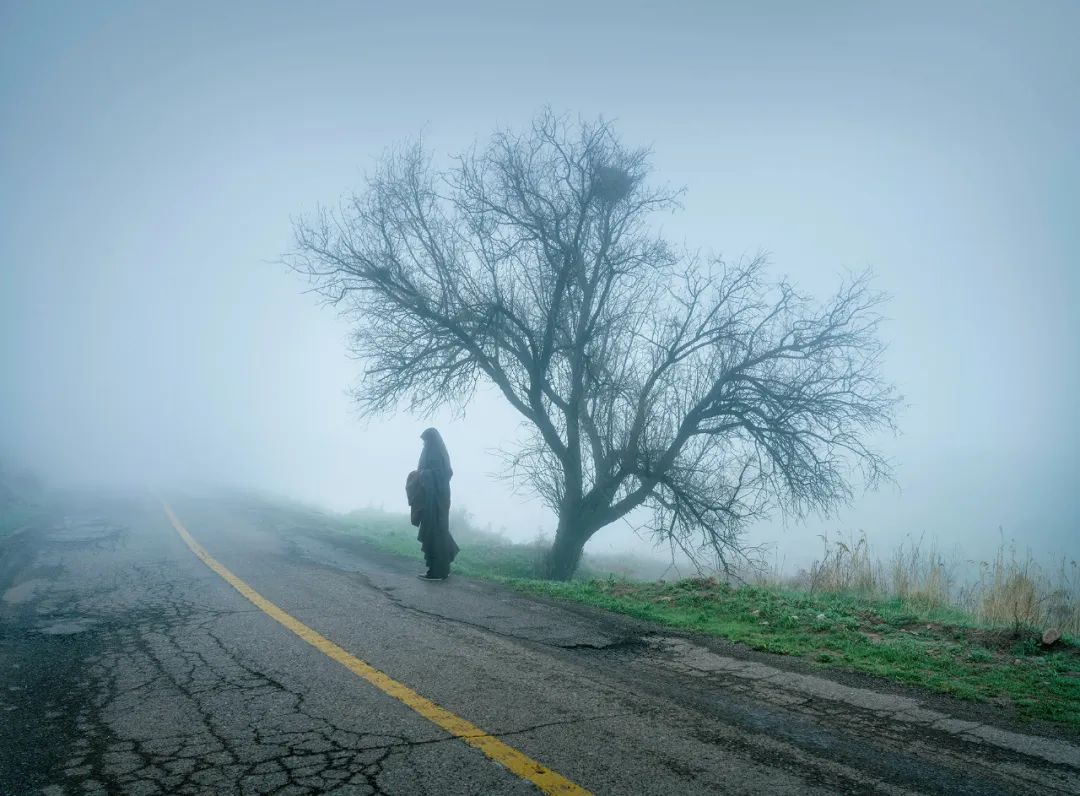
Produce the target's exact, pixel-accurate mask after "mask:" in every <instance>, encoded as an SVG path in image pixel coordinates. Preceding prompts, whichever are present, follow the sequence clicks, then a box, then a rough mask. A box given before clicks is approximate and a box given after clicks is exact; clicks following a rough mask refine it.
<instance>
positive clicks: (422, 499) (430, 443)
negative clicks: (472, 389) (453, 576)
mask: <svg viewBox="0 0 1080 796" xmlns="http://www.w3.org/2000/svg"><path fill="white" fill-rule="evenodd" d="M420 438H421V439H422V440H423V441H424V449H423V450H422V451H421V452H420V462H419V463H418V464H417V465H416V473H417V480H418V481H419V484H418V486H419V489H418V490H416V491H417V497H418V498H419V500H418V501H417V502H418V503H419V506H420V510H419V511H418V512H417V514H418V515H419V520H420V532H419V533H418V534H417V537H416V538H417V539H418V540H419V541H420V546H421V548H422V549H423V551H424V561H425V563H427V567H428V574H429V575H430V576H431V577H436V578H445V577H446V576H447V575H449V574H450V562H452V561H453V560H454V557H455V556H457V554H458V549H459V548H458V546H457V543H456V542H455V541H454V537H453V536H451V535H450V479H451V478H452V477H453V475H454V470H453V468H451V467H450V454H448V453H447V452H446V445H445V444H444V443H443V440H442V436H440V434H439V432H438V431H436V430H435V429H433V428H429V429H426V430H425V431H424V433H423V434H421V435H420Z"/></svg>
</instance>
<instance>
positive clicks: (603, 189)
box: [593, 166, 634, 202]
mask: <svg viewBox="0 0 1080 796" xmlns="http://www.w3.org/2000/svg"><path fill="white" fill-rule="evenodd" d="M633 187H634V178H633V177H632V176H630V174H629V172H627V171H626V170H625V169H621V168H619V167H618V166H598V167H597V168H596V170H595V171H594V172H593V191H594V192H595V193H596V195H597V196H598V197H600V198H601V199H603V200H604V201H607V202H617V201H619V200H620V199H622V198H623V197H624V196H626V195H627V194H628V193H630V190H631V189H632V188H633Z"/></svg>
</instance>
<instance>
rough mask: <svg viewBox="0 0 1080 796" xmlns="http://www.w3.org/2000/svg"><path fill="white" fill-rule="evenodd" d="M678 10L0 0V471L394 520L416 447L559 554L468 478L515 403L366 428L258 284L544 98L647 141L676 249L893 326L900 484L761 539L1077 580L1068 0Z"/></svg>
mask: <svg viewBox="0 0 1080 796" xmlns="http://www.w3.org/2000/svg"><path fill="white" fill-rule="evenodd" d="M671 5H674V4H671ZM668 6H669V4H659V3H633V2H627V1H626V0H621V1H620V2H611V3H602V4H601V3H580V4H579V3H561V2H560V3H552V2H549V3H537V4H530V5H524V4H520V5H519V4H512V3H510V4H508V3H494V2H492V3H451V4H447V3H411V4H384V3H378V4H377V3H347V4H346V3H341V4H339V3H326V2H324V3H318V4H303V5H301V4H295V3H266V2H260V3H250V4H246V3H235V2H234V3H228V4H210V3H190V2H187V3H139V4H136V3H131V4H128V3H106V2H95V3H73V2H72V3H31V2H6V3H4V4H3V5H2V6H0V108H2V110H3V118H4V124H3V126H2V128H0V186H2V187H0V364H2V367H0V458H8V459H10V458H12V457H14V458H15V459H17V460H20V461H22V462H25V463H27V464H30V465H32V466H35V467H38V468H40V469H41V470H42V471H43V472H44V473H46V474H47V475H48V476H49V477H51V478H54V479H57V480H59V481H76V480H84V481H85V480H87V479H93V480H95V481H99V482H103V481H109V482H123V481H130V482H136V481H138V482H144V481H152V482H154V483H157V484H169V483H172V482H179V481H198V482H203V483H228V484H240V485H247V486H256V487H260V488H264V489H268V490H276V491H278V492H281V493H283V494H287V495H292V496H296V497H300V498H304V499H310V500H315V501H319V502H321V503H323V504H326V505H329V506H331V507H334V508H349V507H356V506H365V505H384V506H385V507H386V508H388V509H395V510H397V509H403V507H404V506H403V499H404V491H403V481H404V475H405V473H406V472H407V471H408V470H409V469H411V468H412V467H413V466H414V465H415V460H416V457H417V455H418V453H419V448H420V444H419V438H418V437H419V432H420V431H421V430H422V429H423V428H424V427H426V426H427V425H431V424H437V425H439V426H440V428H442V429H443V433H444V436H445V438H446V441H447V444H448V447H449V449H450V452H451V455H452V456H453V459H454V467H455V471H456V477H455V482H454V486H455V500H456V501H457V502H458V503H459V504H463V505H466V506H467V507H468V508H469V509H470V510H471V511H473V512H474V513H475V514H476V515H477V516H478V517H479V518H480V520H481V521H482V522H491V523H493V524H494V525H495V526H496V527H499V526H505V528H506V530H507V532H508V533H510V534H512V535H514V536H516V537H519V538H531V537H532V536H534V535H535V534H536V533H537V532H538V530H541V529H542V530H546V531H549V532H550V531H551V529H552V528H553V523H552V520H551V518H550V517H549V515H548V514H547V513H546V511H545V510H544V509H543V508H542V507H541V506H540V505H539V504H538V503H536V502H527V501H525V499H524V498H522V497H519V496H515V495H512V494H510V492H509V490H508V488H507V487H506V485H505V484H503V483H502V482H500V481H498V480H496V479H495V478H493V477H492V475H491V473H492V471H493V470H496V469H497V468H498V466H499V461H498V460H497V459H496V458H494V457H492V456H490V455H488V454H487V453H486V451H487V450H488V449H490V448H492V447H495V446H498V445H500V444H507V443H509V442H511V441H512V440H513V439H514V436H515V434H516V433H517V432H516V419H515V417H514V415H513V413H512V412H511V411H510V410H509V409H507V408H506V407H504V406H503V405H502V404H501V403H500V402H499V401H498V400H497V399H496V398H495V397H494V396H492V395H490V394H489V395H481V396H479V397H478V399H477V401H476V402H475V403H474V404H473V405H471V406H469V407H468V408H467V409H466V410H465V415H464V417H463V418H462V419H453V418H451V417H449V416H448V415H447V416H441V417H435V418H427V417H424V418H413V417H410V416H407V415H404V414H402V415H399V416H394V417H387V418H385V419H382V420H378V421H374V422H371V423H367V424H364V423H361V422H360V421H358V420H357V418H356V417H355V416H354V414H353V413H352V410H351V408H350V406H349V402H348V399H347V397H346V394H345V391H346V389H347V388H348V387H349V386H350V384H351V383H352V382H353V380H354V378H355V376H356V374H357V364H356V363H355V362H352V361H350V360H349V359H348V358H347V357H346V355H345V336H346V334H347V331H348V327H347V324H346V323H345V322H343V321H342V320H340V319H337V318H335V317H334V316H333V314H332V313H331V312H330V311H329V310H327V309H325V308H321V307H319V306H317V304H316V302H315V300H314V298H313V297H312V296H311V295H304V294H303V293H302V291H303V290H304V285H303V283H302V282H300V281H299V280H298V279H297V278H296V276H295V275H294V274H291V273H290V272H288V271H287V270H286V269H285V268H283V267H282V266H280V265H278V264H276V263H275V262H274V261H276V260H277V259H278V258H279V257H280V255H281V254H282V253H284V252H285V251H286V250H288V249H289V247H290V245H291V226H290V218H291V217H294V216H296V215H299V214H301V213H303V212H305V211H310V210H312V209H314V208H315V207H316V206H317V205H318V204H319V203H330V204H333V203H336V202H337V201H338V199H339V198H340V197H341V196H342V195H344V194H346V193H348V192H349V191H351V190H353V189H358V188H360V186H361V180H362V175H363V173H364V171H365V170H370V168H371V167H372V165H373V164H374V160H375V158H377V157H378V155H379V154H380V153H381V152H382V151H383V150H384V149H385V148H386V147H388V146H390V145H393V144H396V143H399V142H400V141H402V140H404V139H406V138H409V137H412V136H415V135H417V134H421V133H422V134H423V137H424V140H425V142H426V143H427V144H428V145H429V146H431V147H433V148H435V149H436V150H438V151H440V152H442V153H447V152H454V151H456V150H460V149H462V148H464V147H466V146H468V145H469V144H471V143H472V142H473V141H474V140H476V139H478V138H479V139H480V140H483V139H484V138H486V136H487V135H488V134H489V133H490V132H491V131H492V130H493V129H494V128H495V127H496V126H500V125H509V126H520V125H523V124H526V123H527V122H528V121H529V120H530V118H531V117H532V115H533V114H534V113H535V112H536V111H537V110H538V109H539V108H540V107H541V106H543V105H544V104H550V105H551V106H552V107H553V108H554V109H555V110H556V111H560V112H569V113H571V114H575V115H577V114H580V115H582V116H583V117H586V118H595V117H596V116H598V115H601V114H602V115H603V116H604V117H605V118H609V119H615V120H616V121H617V124H618V129H619V131H620V132H621V134H622V136H623V137H624V140H625V141H626V142H627V143H630V144H634V145H636V144H646V145H649V144H651V145H652V146H654V148H655V153H656V154H655V165H656V174H655V175H654V176H655V179H657V180H660V181H665V182H671V183H673V184H676V185H686V186H687V187H688V189H689V192H688V194H687V196H686V199H685V206H686V209H685V211H684V212H682V213H679V214H676V215H673V216H664V217H662V218H659V219H657V222H658V223H659V224H661V225H662V226H663V229H664V230H665V232H666V233H667V234H668V235H669V237H671V238H673V239H674V240H676V241H679V242H683V241H685V242H686V243H688V244H690V245H692V246H694V247H697V246H702V247H705V248H707V249H712V250H715V251H720V252H723V253H724V254H726V255H727V256H729V257H738V256H739V255H740V254H743V253H749V254H753V253H756V252H757V251H759V250H761V249H767V250H768V251H769V252H771V262H772V263H773V269H774V273H776V274H777V275H781V274H786V275H788V276H789V277H790V278H792V279H793V280H795V281H796V282H797V283H798V284H799V285H800V286H802V287H803V288H805V289H807V290H809V291H811V292H814V293H816V294H817V295H820V296H824V295H825V294H826V293H827V292H828V291H829V290H830V289H831V288H833V287H835V285H836V283H837V281H838V279H839V276H840V275H841V273H842V270H843V269H844V268H853V269H861V268H863V267H865V266H872V267H873V268H874V270H875V272H876V274H877V281H876V285H877V287H879V288H881V289H884V290H886V291H888V292H889V293H891V294H892V295H893V296H894V299H893V302H892V303H891V304H890V306H889V308H888V310H887V313H888V315H889V316H890V318H891V320H890V322H889V323H888V325H887V326H886V327H885V335H886V336H887V339H888V340H889V343H890V350H889V353H888V356H887V358H886V374H887V375H888V376H889V377H890V378H891V379H893V380H894V381H895V382H896V383H897V384H898V385H899V388H900V390H901V392H902V393H903V394H904V395H905V398H906V400H907V403H908V407H907V409H906V410H905V411H904V412H903V414H902V415H901V418H900V426H901V429H902V431H903V434H902V435H901V436H900V437H898V438H895V439H894V438H892V437H887V438H883V439H882V440H881V441H880V445H881V447H882V449H883V450H884V451H885V452H886V453H888V454H889V455H890V456H891V457H892V458H893V459H894V460H895V462H896V464H897V480H898V484H899V488H898V489H894V488H890V487H886V488H885V489H883V490H882V491H881V492H879V493H876V494H872V495H869V496H866V497H865V498H861V499H859V500H858V501H857V502H856V504H855V505H854V506H852V507H850V508H848V509H845V510H843V511H841V512H839V513H838V515H837V516H836V517H835V518H831V519H818V518H813V519H811V520H809V521H808V522H806V523H805V524H801V525H791V526H788V527H785V526H784V525H783V524H782V523H781V522H780V521H779V518H778V519H777V521H776V522H772V523H768V524H765V525H763V526H761V527H758V528H756V529H755V530H754V534H753V538H754V539H757V540H775V541H778V542H779V543H780V545H781V548H782V550H784V551H785V554H786V555H788V557H789V558H790V559H792V560H798V559H799V558H800V556H805V555H807V554H808V551H810V550H813V549H816V540H815V538H814V535H815V534H816V533H819V532H821V531H822V530H832V531H836V530H841V531H850V530H855V529H859V528H864V529H866V531H867V532H868V533H870V535H871V538H872V539H873V540H875V541H878V542H881V543H882V544H883V545H884V546H886V547H887V546H888V544H889V543H890V542H891V541H892V540H896V539H899V538H900V537H902V536H903V535H904V534H906V533H912V534H915V535H918V534H921V533H926V534H927V535H930V536H936V537H937V538H938V539H939V540H942V541H943V542H944V543H946V544H953V543H958V544H960V545H963V547H964V548H965V549H966V550H968V551H970V552H971V553H972V554H978V552H979V550H980V548H984V547H986V546H987V545H988V544H992V543H993V542H995V541H996V534H997V533H998V530H997V529H998V527H999V526H1001V527H1003V528H1004V531H1005V534H1006V536H1007V537H1013V538H1016V539H1017V541H1018V542H1019V543H1020V544H1021V545H1022V546H1024V545H1030V546H1031V547H1032V548H1033V550H1034V551H1035V552H1036V553H1037V554H1044V553H1050V552H1054V553H1059V554H1067V555H1070V556H1073V557H1075V556H1077V555H1080V534H1078V529H1080V498H1078V497H1077V480H1078V479H1077V473H1080V454H1078V450H1080V446H1078V442H1080V434H1078V432H1077V430H1076V423H1075V420H1074V411H1075V409H1074V407H1075V404H1076V403H1077V394H1078V388H1080V377H1078V372H1080V368H1078V363H1080V323H1078V320H1077V318H1078V315H1077V310H1076V301H1077V299H1078V298H1080V277H1078V276H1077V265H1078V263H1077V252H1078V251H1080V203H1078V193H1080V189H1078V187H1077V186H1080V144H1078V141H1080V91H1078V90H1077V85H1080V54H1078V48H1077V47H1075V41H1074V40H1073V37H1074V36H1075V32H1076V31H1077V30H1080V4H1077V3H1075V2H1045V3H1033V4H1028V3H1023V4H1022V3H1001V4H995V3H984V2H972V3H948V4H938V3H926V4H922V3H890V4H884V3H882V4H878V3H863V2H858V3H856V2H851V3H815V4H806V3H798V2H792V3H753V4H750V3H745V4H740V5H735V4H722V3H713V2H702V3H683V4H678V7H677V8H672V7H668ZM624 539H625V531H623V530H621V529H608V530H605V531H603V532H602V533H601V534H600V535H599V536H598V537H597V539H596V540H595V541H594V547H597V548H601V549H607V548H609V547H611V546H619V545H622V544H623V543H624Z"/></svg>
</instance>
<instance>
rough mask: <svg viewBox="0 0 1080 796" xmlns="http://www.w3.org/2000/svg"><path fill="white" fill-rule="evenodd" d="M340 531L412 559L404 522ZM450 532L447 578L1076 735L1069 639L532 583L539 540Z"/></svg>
mask: <svg viewBox="0 0 1080 796" xmlns="http://www.w3.org/2000/svg"><path fill="white" fill-rule="evenodd" d="M455 527H460V526H455ZM341 530H342V531H345V532H348V533H356V534H359V535H361V536H363V537H364V538H366V539H368V540H369V541H370V542H372V543H373V544H375V545H376V546H377V547H379V548H381V549H383V550H385V551H387V552H390V553H394V554H397V555H402V556H407V557H410V558H414V559H417V560H419V559H420V550H419V545H418V544H417V542H416V532H415V529H413V528H412V527H411V526H410V525H409V524H408V522H407V520H405V519H404V518H399V517H397V516H394V515H387V514H383V513H381V512H360V513H356V514H352V515H349V517H348V518H346V520H345V521H344V523H343V524H342V526H341ZM455 535H459V537H460V538H459V542H460V543H461V547H462V551H461V553H460V555H459V556H458V559H457V560H456V561H455V562H454V571H455V572H458V573H460V574H462V575H469V576H473V577H480V578H488V579H493V580H499V581H502V582H505V583H507V584H509V585H511V586H512V587H514V588H516V589H519V590H521V591H524V592H527V593H530V594H537V595H542V596H544V597H549V598H556V599H561V600H569V601H573V602H578V603H584V604H587V605H592V606H596V607H599V608H603V609H606V610H609V611H614V612H617V613H621V614H627V615H629V616H633V617H637V618H639V619H645V620H648V621H650V622H655V623H657V624H660V625H665V626H668V627H673V628H678V629H680V630H684V631H690V632H695V633H703V634H706V635H711V636H719V637H721V638H725V639H729V640H731V641H735V642H739V643H741V644H745V645H746V646H748V647H750V648H751V649H755V650H761V651H764V652H771V653H776V654H779V655H790V656H793V657H797V658H801V659H803V660H806V661H809V662H811V663H812V664H813V665H816V666H820V667H823V668H835V669H843V670H847V671H855V672H863V673H866V674H871V675H876V676H879V677H882V678H885V679H888V680H892V681H894V682H898V683H903V684H907V685H913V686H918V687H921V688H926V689H929V690H931V691H936V692H939V693H943V694H948V695H951V696H954V697H958V698H960V699H966V700H972V701H979V702H988V703H991V704H995V705H998V706H1000V707H1002V708H1007V709H1012V710H1015V714H1016V715H1017V716H1018V717H1020V718H1022V719H1041V720H1046V721H1051V722H1056V723H1059V724H1062V725H1065V726H1068V727H1070V728H1071V729H1073V730H1080V643H1078V641H1077V640H1076V639H1075V638H1070V637H1065V638H1063V639H1062V642H1061V643H1059V644H1058V645H1056V646H1055V647H1054V648H1052V649H1043V648H1042V646H1041V645H1040V644H1039V641H1038V637H1037V635H1036V632H1035V630H1034V629H1031V628H1026V629H1017V628H1015V627H1008V628H1006V627H994V626H990V625H986V624H980V623H979V622H977V621H976V620H975V619H974V618H973V617H972V616H971V615H970V614H967V613H965V612H963V611H960V610H957V609H950V608H942V607H940V606H935V605H934V604H932V603H931V602H928V601H920V600H918V599H907V600H905V599H900V598H891V599H882V598H874V597H868V596H865V595H859V594H854V593H850V592H847V593H845V592H834V593H821V592H815V593H808V592H800V591H791V590H786V589H783V588H779V587H775V586H768V587H763V586H740V587H733V586H730V585H728V584H726V583H722V582H717V581H716V580H714V579H701V578H691V579H687V580H680V581H677V582H671V583H668V582H664V581H653V582H641V581H632V580H626V579H622V578H615V577H613V576H611V577H607V578H603V577H596V575H597V574H598V572H599V571H600V569H599V568H598V567H596V566H595V565H594V564H590V562H589V561H588V560H586V561H585V562H584V564H583V570H582V571H581V572H579V574H578V579H576V580H574V581H571V582H567V583H558V582H551V581H543V580H538V579H537V577H536V576H537V575H538V564H539V560H540V556H541V555H542V548H541V547H540V546H539V545H520V544H511V543H510V542H508V541H507V540H505V539H503V538H501V537H498V536H495V535H492V534H483V533H482V532H480V533H477V532H475V531H468V530H466V531H457V530H456V531H455Z"/></svg>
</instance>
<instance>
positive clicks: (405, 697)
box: [161, 502, 589, 796]
mask: <svg viewBox="0 0 1080 796" xmlns="http://www.w3.org/2000/svg"><path fill="white" fill-rule="evenodd" d="M161 505H162V506H163V507H164V508H165V513H166V514H167V515H168V517H169V521H170V522H171V523H172V526H173V528H175V529H176V532H177V533H178V534H180V538H181V539H183V540H184V542H185V543H186V544H187V546H188V547H190V548H191V552H193V553H194V554H195V555H197V556H198V557H199V558H200V559H202V562H203V563H204V564H206V566H208V567H210V569H212V570H214V572H216V573H217V574H218V575H220V576H221V577H222V578H223V579H224V580H225V581H226V582H227V583H228V584H229V585H230V586H232V587H233V588H234V589H236V590H237V591H238V592H240V593H241V594H242V595H244V596H245V597H247V598H248V599H249V600H251V602H253V603H254V604H255V605H256V606H257V607H258V608H260V609H261V610H262V611H263V612H264V613H266V614H268V615H269V616H270V617H272V618H273V619H275V620H276V621H278V622H280V623H281V624H283V625H284V626H285V627H287V628H288V629H289V630H291V631H292V632H293V633H295V634H296V635H298V636H299V637H300V638H302V639H303V640H304V641H306V642H307V643H308V644H310V645H311V646H313V647H314V648H315V649H317V650H319V652H322V653H323V654H324V655H326V656H327V657H329V658H333V659H334V660H335V661H337V662H338V663H340V664H341V665H342V666H344V667H345V668H346V669H348V670H349V671H350V672H352V673H353V674H355V675H357V676H358V677H361V678H363V679H364V680H367V681H368V682H369V683H371V684H372V685H373V686H375V687H376V688H378V689H379V690H380V691H382V692H383V693H385V694H389V695H390V696H392V697H393V698H394V699H397V700H399V701H400V702H403V703H405V704H406V705H407V706H409V707H410V708H412V709H413V710H415V711H416V712H417V713H419V714H420V715H421V716H423V717H424V718H425V719H427V720H428V721H431V722H433V723H434V724H437V725H438V726H440V727H442V728H443V729H444V730H446V731H447V732H448V733H450V734H451V735H453V736H455V737H457V738H460V739H461V740H463V741H464V742H465V743H467V744H469V745H470V746H475V747H476V748H477V749H479V750H480V751H481V752H483V753H484V754H485V755H487V756H488V757H490V758H491V759H492V760H494V761H495V762H496V763H499V764H500V765H502V766H505V767H506V768H508V769H509V770H510V771H511V772H513V773H514V774H516V775H517V776H519V777H521V778H522V779H526V780H528V781H529V782H531V783H532V784H534V785H535V786H536V787H537V788H539V789H540V791H541V792H542V793H557V794H575V796H589V791H587V790H585V789H584V788H582V787H580V786H578V785H575V784H574V783H573V782H571V781H570V780H568V779H567V778H566V777H564V776H562V775H561V774H558V773H556V772H554V771H552V770H551V769H550V768H546V767H544V766H543V765H541V764H540V763H538V762H536V761H535V760H533V759H532V758H530V757H527V756H526V755H524V754H522V753H521V752H519V751H518V750H517V749H514V748H513V747H512V746H507V745H506V744H504V743H503V742H502V741H500V740H499V739H498V738H496V737H495V736H493V735H489V734H488V733H486V732H484V731H483V730H482V729H480V728H479V727H477V726H476V725H475V724H472V723H470V722H468V721H466V720H465V719H463V718H461V717H460V716H457V715H455V714H453V713H451V712H450V711H449V710H446V709H445V708H441V707H439V706H438V705H436V704H435V703H434V702H432V701H431V700H430V699H426V698H425V697H422V696H420V695H419V694H418V693H416V692H415V691H413V690H412V689H411V688H409V687H408V686H407V685H405V684H404V683H399V682H398V681H397V680H394V679H393V678H391V677H389V676H388V675H385V674H383V673H382V672H380V671H379V670H378V669H376V668H375V667H374V666H372V665H370V664H368V663H364V661H362V660H360V659H359V658H357V657H356V656H354V655H352V654H350V653H348V652H346V651H345V650H344V649H342V648H341V647H339V646H338V645H337V644H335V643H334V642H333V641H331V640H330V639H328V638H326V636H323V635H322V634H320V633H317V632H316V631H314V630H312V629H311V628H310V627H308V626H307V625H305V624H304V623H303V622H301V621H300V620H299V619H297V618H295V617H293V616H291V615H289V614H287V613H285V612H284V611H282V610H281V609H280V608H278V607H277V606H276V605H274V604H273V603H272V602H270V601H269V600H268V599H266V598H265V597H263V596H262V595H261V594H259V593H258V592H257V591H255V590H254V589H253V588H251V587H250V586H249V585H247V583H245V582H244V581H242V580H240V578H238V577H236V575H234V574H233V573H232V572H230V571H229V570H228V569H226V568H225V566H224V565H222V564H221V563H220V562H218V561H217V559H215V558H214V557H213V556H211V555H210V554H209V553H208V552H206V549H205V548H204V547H203V546H202V545H201V544H199V543H198V542H197V541H195V539H194V537H192V535H191V534H190V533H188V531H187V528H185V527H184V525H183V523H181V522H180V520H179V518H177V516H176V515H175V514H174V513H173V510H172V508H170V507H169V504H167V503H164V502H163V503H162V504H161Z"/></svg>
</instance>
